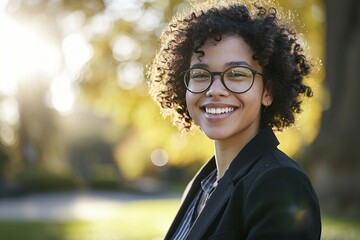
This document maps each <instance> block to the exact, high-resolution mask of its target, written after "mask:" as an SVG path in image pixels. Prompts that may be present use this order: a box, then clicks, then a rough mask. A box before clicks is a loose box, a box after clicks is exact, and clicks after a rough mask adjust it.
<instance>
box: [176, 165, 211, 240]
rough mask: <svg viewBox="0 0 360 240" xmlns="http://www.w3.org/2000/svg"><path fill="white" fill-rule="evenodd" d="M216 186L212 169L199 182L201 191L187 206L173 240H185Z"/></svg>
mask: <svg viewBox="0 0 360 240" xmlns="http://www.w3.org/2000/svg"><path fill="white" fill-rule="evenodd" d="M216 185H217V170H216V169H214V171H212V172H211V173H210V174H209V175H208V176H207V177H206V178H204V179H203V180H202V181H201V189H200V190H199V192H198V193H197V194H196V196H195V198H194V200H193V201H192V202H191V204H190V205H189V207H188V209H187V210H186V213H185V215H184V217H183V219H182V221H181V224H180V225H179V227H178V229H177V230H176V232H175V234H174V236H173V237H172V239H173V240H183V239H186V237H187V235H188V234H189V232H190V229H191V227H192V226H193V224H194V223H195V221H196V219H197V217H198V216H199V214H200V213H201V211H202V209H203V208H204V206H205V204H206V201H207V200H208V199H209V198H210V196H211V194H212V193H213V191H214V190H215V188H216Z"/></svg>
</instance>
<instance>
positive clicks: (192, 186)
mask: <svg viewBox="0 0 360 240" xmlns="http://www.w3.org/2000/svg"><path fill="white" fill-rule="evenodd" d="M215 168H216V163H215V158H214V157H213V158H211V159H210V160H209V161H208V162H207V163H206V164H205V165H204V166H203V167H202V168H201V169H200V170H199V171H198V173H197V174H196V175H195V177H194V178H193V179H192V180H191V182H190V183H189V184H188V187H187V189H186V190H185V192H184V195H185V198H184V199H183V200H182V202H181V207H180V209H179V211H178V212H177V214H176V216H175V219H174V221H173V222H172V224H171V226H170V228H169V231H168V232H167V234H166V236H165V239H171V237H172V236H173V235H174V234H175V232H176V230H177V228H178V227H179V225H180V224H181V221H182V219H183V217H184V215H185V213H186V210H187V209H188V207H189V205H190V204H191V202H192V201H193V200H194V198H195V196H196V194H197V193H198V191H199V190H200V187H201V181H202V180H203V179H204V178H205V177H206V176H208V175H209V174H210V173H211V172H212V171H213V170H214V169H215Z"/></svg>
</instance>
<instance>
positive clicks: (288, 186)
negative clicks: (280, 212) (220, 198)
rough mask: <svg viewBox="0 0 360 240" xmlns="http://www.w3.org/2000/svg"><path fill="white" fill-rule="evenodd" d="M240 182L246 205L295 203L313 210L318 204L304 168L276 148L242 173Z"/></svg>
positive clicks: (288, 204) (286, 204) (285, 205)
mask: <svg viewBox="0 0 360 240" xmlns="http://www.w3.org/2000/svg"><path fill="white" fill-rule="evenodd" d="M241 185H242V187H241V188H242V194H244V197H245V199H244V204H245V205H254V204H256V203H257V204H259V206H260V205H262V206H263V207H266V206H267V207H269V208H271V207H274V206H275V205H277V206H278V207H287V208H291V206H292V205H297V206H303V207H305V208H312V211H314V210H315V209H316V208H318V207H319V206H318V205H319V203H318V199H317V196H316V193H315V190H314V188H313V186H312V184H311V181H310V179H309V177H308V176H307V175H306V173H305V171H304V170H303V169H302V168H301V166H300V165H299V164H298V163H296V162H295V161H294V160H292V159H291V158H290V157H288V156H287V155H286V154H284V153H283V152H281V151H280V150H277V149H276V150H274V151H271V152H269V153H268V154H266V155H264V156H263V157H262V158H261V159H260V160H259V161H258V162H257V163H256V164H255V165H254V167H253V168H252V169H251V170H250V171H249V173H248V174H247V175H246V176H245V177H244V179H243V180H242V183H241ZM235 191H236V190H235ZM244 207H245V208H247V207H246V206H244Z"/></svg>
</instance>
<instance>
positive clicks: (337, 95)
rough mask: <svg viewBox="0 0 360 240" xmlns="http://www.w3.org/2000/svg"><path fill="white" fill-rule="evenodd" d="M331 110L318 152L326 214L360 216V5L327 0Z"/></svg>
mask: <svg viewBox="0 0 360 240" xmlns="http://www.w3.org/2000/svg"><path fill="white" fill-rule="evenodd" d="M324 2H325V5H326V19H327V31H326V58H325V59H326V64H325V66H326V80H325V83H326V86H327V89H328V97H327V98H325V100H326V102H325V104H324V105H325V111H324V113H323V117H322V121H321V130H320V134H319V136H318V138H317V139H316V141H315V142H314V145H313V147H312V154H313V157H312V158H313V163H314V165H313V172H314V176H316V177H315V178H314V180H315V185H316V188H317V192H318V194H319V197H320V200H321V204H322V206H323V209H325V210H327V211H335V212H341V211H342V212H344V211H345V212H347V213H348V214H358V213H359V211H360V185H359V183H360V174H359V173H360V152H359V149H358V148H359V141H358V138H359V135H360V130H359V127H358V126H357V124H358V123H359V122H360V112H359V109H360V97H359V96H360V95H359V90H360V82H359V75H360V45H359V43H360V2H359V1H356V0H349V1H340V0H331V1H330V0H327V1H324Z"/></svg>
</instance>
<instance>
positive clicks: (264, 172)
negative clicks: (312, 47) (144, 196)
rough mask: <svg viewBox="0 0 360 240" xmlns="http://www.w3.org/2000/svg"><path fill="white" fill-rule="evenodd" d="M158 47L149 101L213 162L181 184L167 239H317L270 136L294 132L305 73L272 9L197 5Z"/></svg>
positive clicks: (303, 181)
mask: <svg viewBox="0 0 360 240" xmlns="http://www.w3.org/2000/svg"><path fill="white" fill-rule="evenodd" d="M198 7H199V8H198V9H200V10H191V11H192V12H190V13H189V14H187V15H185V16H177V17H174V19H173V20H172V21H171V22H170V24H169V28H168V29H167V30H166V31H165V32H164V33H163V35H162V37H161V40H162V42H161V48H160V50H159V51H158V52H157V54H156V57H155V60H154V62H153V64H152V66H151V68H150V91H151V94H152V96H153V97H154V99H155V100H156V101H157V102H158V103H159V105H160V107H161V109H162V111H163V113H164V114H165V115H170V116H171V117H172V119H173V122H174V124H176V125H177V126H178V127H179V128H180V129H181V130H185V131H188V130H190V129H192V128H193V127H199V128H200V129H201V130H202V131H203V132H204V133H205V134H206V135H207V136H208V137H209V138H210V139H213V140H214V145H215V154H214V157H213V158H212V159H211V160H210V161H209V162H207V163H206V164H205V165H204V166H203V167H202V169H201V170H200V171H199V172H198V173H197V174H196V176H195V177H194V179H193V180H192V181H191V182H190V184H189V186H188V188H187V191H186V193H185V194H184V199H183V201H182V204H181V207H180V209H179V211H178V213H177V215H176V218H175V220H174V221H173V223H172V225H171V227H170V229H169V231H168V233H167V235H166V237H165V238H166V239H191V240H193V239H277V240H278V239H286V240H289V239H301V240H306V239H320V232H321V219H320V210H319V204H318V200H317V197H316V194H315V192H314V190H313V187H312V185H311V183H310V181H309V179H308V177H307V176H306V174H305V173H304V171H303V170H302V169H301V167H300V166H299V165H298V164H297V163H296V162H294V161H293V160H292V159H290V158H289V157H288V156H287V155H285V154H284V153H283V152H281V151H280V150H279V149H278V148H277V145H278V141H277V139H276V136H275V135H274V133H273V130H283V129H284V128H286V127H289V126H291V125H292V124H293V123H294V120H295V117H294V115H295V114H296V113H299V112H300V111H301V108H300V105H301V97H311V96H312V90H311V88H310V87H309V86H306V85H305V84H304V83H303V78H304V77H305V76H307V75H309V73H310V68H311V66H310V64H309V62H308V60H307V59H306V57H305V56H304V54H303V53H302V48H301V46H300V45H299V43H297V42H296V34H295V32H294V31H293V30H291V29H290V28H289V27H287V26H286V25H285V24H284V23H282V22H281V21H280V20H279V17H278V16H279V13H278V12H277V10H276V9H275V8H266V7H263V6H261V5H260V4H254V5H251V6H245V5H242V4H228V5H213V6H208V5H207V4H206V3H202V4H200V6H198Z"/></svg>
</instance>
